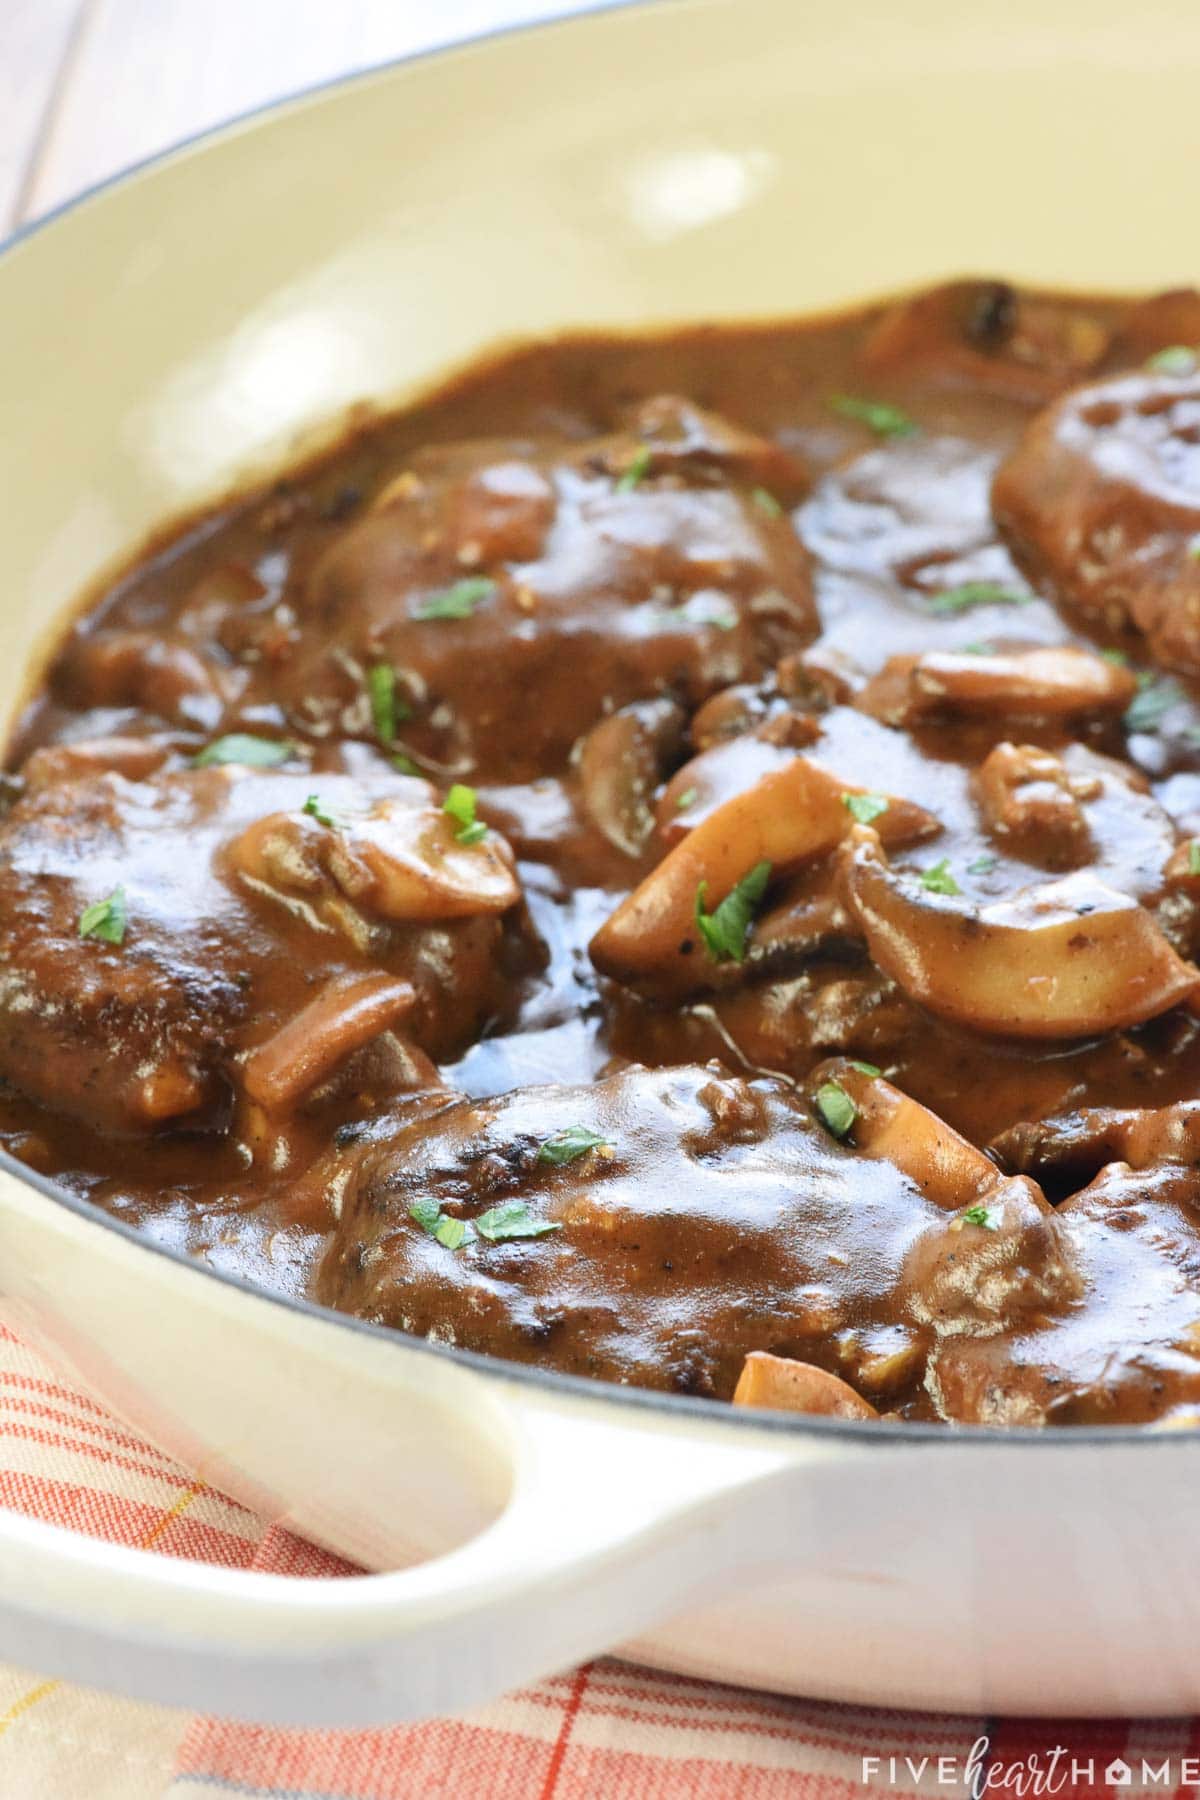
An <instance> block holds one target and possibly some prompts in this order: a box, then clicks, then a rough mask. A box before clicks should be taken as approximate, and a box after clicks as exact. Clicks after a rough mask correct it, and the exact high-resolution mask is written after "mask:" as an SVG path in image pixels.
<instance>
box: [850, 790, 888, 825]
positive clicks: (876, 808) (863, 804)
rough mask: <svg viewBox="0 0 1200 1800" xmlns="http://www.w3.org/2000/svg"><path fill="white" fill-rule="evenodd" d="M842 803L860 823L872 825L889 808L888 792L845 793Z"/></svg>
mask: <svg viewBox="0 0 1200 1800" xmlns="http://www.w3.org/2000/svg"><path fill="white" fill-rule="evenodd" d="M842 805H843V806H844V807H845V809H846V811H847V812H848V813H849V814H850V817H851V818H852V819H856V820H857V821H858V823H859V824H860V825H870V824H872V823H873V821H874V820H876V819H878V818H879V817H880V816H881V814H883V813H885V812H886V811H887V809H888V798H887V795H886V794H843V795H842Z"/></svg>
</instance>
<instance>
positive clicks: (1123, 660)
mask: <svg viewBox="0 0 1200 1800" xmlns="http://www.w3.org/2000/svg"><path fill="white" fill-rule="evenodd" d="M1100 655H1101V657H1102V658H1103V660H1104V661H1105V662H1106V663H1111V664H1112V666H1113V668H1114V669H1127V668H1128V667H1129V658H1128V657H1127V656H1126V654H1125V652H1124V650H1102V651H1101V652H1100Z"/></svg>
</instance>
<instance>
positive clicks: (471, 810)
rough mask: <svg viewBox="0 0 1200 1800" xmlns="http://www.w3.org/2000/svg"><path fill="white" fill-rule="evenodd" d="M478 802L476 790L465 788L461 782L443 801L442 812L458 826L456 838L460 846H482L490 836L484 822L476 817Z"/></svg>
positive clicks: (457, 783)
mask: <svg viewBox="0 0 1200 1800" xmlns="http://www.w3.org/2000/svg"><path fill="white" fill-rule="evenodd" d="M477 801H478V796H477V794H476V792H475V789H474V788H473V787H465V786H464V785H463V783H462V782H461V781H456V782H455V783H454V786H453V787H452V788H451V789H450V792H449V793H448V794H447V795H446V798H445V799H444V800H443V801H442V811H443V812H444V813H445V814H446V816H447V818H450V819H453V820H454V822H455V823H456V824H457V826H458V830H457V831H456V832H455V834H454V836H455V839H456V841H457V842H458V843H460V844H480V843H482V842H483V840H484V838H485V837H486V836H487V834H488V828H487V826H486V825H485V824H484V822H483V820H482V819H477V818H476V817H475V807H476V804H477Z"/></svg>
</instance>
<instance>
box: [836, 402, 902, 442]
mask: <svg viewBox="0 0 1200 1800" xmlns="http://www.w3.org/2000/svg"><path fill="white" fill-rule="evenodd" d="M829 404H830V406H831V408H832V409H833V411H834V412H835V413H837V414H838V415H839V416H840V417H841V418H843V419H853V420H854V422H855V423H856V424H858V425H865V426H866V427H867V429H868V430H869V431H873V432H874V433H875V436H876V437H881V438H906V437H915V435H916V433H917V432H918V431H919V430H920V426H919V425H918V424H917V422H916V420H915V419H910V418H909V416H908V414H907V413H906V412H901V410H900V408H899V407H898V406H888V405H887V404H886V403H885V402H884V401H882V400H862V399H860V398H859V397H858V396H857V395H855V394H832V395H831V396H830V400H829Z"/></svg>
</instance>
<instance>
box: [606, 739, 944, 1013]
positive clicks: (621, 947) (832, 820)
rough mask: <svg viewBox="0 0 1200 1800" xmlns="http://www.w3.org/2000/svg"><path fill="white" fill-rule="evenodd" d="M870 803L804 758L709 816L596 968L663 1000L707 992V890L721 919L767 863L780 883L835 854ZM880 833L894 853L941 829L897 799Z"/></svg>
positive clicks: (629, 910)
mask: <svg viewBox="0 0 1200 1800" xmlns="http://www.w3.org/2000/svg"><path fill="white" fill-rule="evenodd" d="M861 793H862V790H861V789H858V788H856V787H853V786H851V785H849V784H847V783H846V782H844V781H840V780H839V779H838V777H837V776H836V775H831V774H830V773H829V772H828V770H826V769H822V768H820V767H819V766H818V765H817V764H816V763H813V762H810V761H809V760H808V758H807V757H804V756H792V757H788V758H786V759H785V760H784V761H782V762H780V763H779V764H778V766H777V767H775V768H772V769H769V770H768V772H767V773H766V774H764V775H762V776H761V777H760V778H759V779H758V780H757V781H756V782H755V783H754V784H753V786H752V787H750V788H748V789H746V790H745V791H744V792H742V793H738V794H735V795H734V796H733V797H732V798H731V799H729V800H727V801H726V802H725V803H724V804H723V805H721V806H718V807H717V808H716V809H715V810H714V811H713V812H711V813H709V814H708V816H707V817H706V818H704V819H703V820H702V821H701V822H700V823H699V824H698V825H696V827H695V828H694V829H693V830H692V831H690V832H689V833H688V835H687V836H686V837H685V838H684V839H683V840H682V841H681V842H680V843H678V844H676V845H675V847H674V849H673V850H671V851H669V852H668V854H667V855H666V856H665V857H664V858H663V860H662V862H660V863H659V864H658V866H657V868H655V869H654V870H653V871H652V872H651V873H650V874H649V875H648V876H647V877H646V879H645V880H644V881H643V882H642V883H641V884H640V885H639V886H638V887H637V888H635V890H634V892H633V893H632V894H630V895H629V897H628V899H626V900H624V901H622V903H621V905H620V906H619V907H618V908H617V910H616V912H615V913H614V914H613V915H612V917H611V918H610V919H609V920H608V921H607V922H606V923H605V924H604V925H602V926H601V927H600V930H599V931H598V932H597V933H596V935H595V937H594V938H593V939H592V942H591V946H590V950H591V955H592V960H593V962H594V963H595V964H596V967H597V968H598V969H599V970H600V971H601V973H602V974H605V975H611V976H613V977H614V978H615V979H617V980H619V981H624V982H627V983H629V984H630V985H631V986H636V987H640V988H643V989H645V990H646V991H647V992H653V993H656V994H664V995H665V994H680V993H685V992H687V991H688V990H689V989H693V988H697V987H703V986H705V985H706V984H707V983H708V982H710V981H711V977H712V974H713V972H714V970H715V968H716V965H715V964H713V963H712V962H711V960H709V959H708V957H707V956H706V954H705V950H704V946H703V944H702V943H701V941H700V939H699V934H698V932H697V930H696V924H695V909H696V904H697V896H698V893H699V890H700V885H701V883H704V884H705V888H704V903H705V905H706V906H707V907H708V908H709V909H712V908H715V907H716V906H717V905H719V903H720V902H721V901H722V900H724V899H725V897H726V896H727V895H728V894H729V893H730V892H731V891H732V889H733V888H734V887H736V886H737V884H738V882H740V881H741V880H742V879H743V878H744V877H745V876H746V875H747V873H748V872H749V871H751V870H752V869H754V868H756V866H757V865H759V864H761V863H769V864H770V865H771V869H772V871H773V873H774V874H776V875H779V874H784V873H786V872H787V871H788V870H789V869H793V868H795V867H796V866H797V865H798V864H800V863H803V862H807V861H809V860H811V859H812V858H813V857H817V856H822V855H824V854H826V853H827V852H828V851H830V850H833V849H835V848H836V847H837V845H838V844H839V843H840V842H841V840H842V838H843V837H844V836H845V835H846V832H847V831H848V830H849V829H850V828H851V826H852V825H853V823H854V820H853V816H852V813H851V811H850V809H849V807H848V806H847V804H846V801H847V799H848V798H850V797H855V796H858V795H860V794H861ZM864 798H865V796H864ZM879 798H880V801H881V802H882V801H883V798H884V797H883V796H880V797H879ZM877 824H878V828H879V831H880V833H881V834H882V835H883V836H885V837H886V839H887V841H888V842H889V843H904V842H911V841H912V840H913V839H915V838H923V837H928V836H930V835H932V834H933V833H935V832H936V831H938V830H939V829H940V827H939V826H938V823H937V821H936V820H935V819H934V818H933V817H932V815H931V814H929V813H927V812H926V811H925V810H924V808H923V807H920V806H917V805H915V804H914V803H913V802H912V801H909V800H899V799H893V798H888V799H887V800H886V806H885V808H884V810H883V811H881V812H880V813H879V815H878V818H877Z"/></svg>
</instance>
